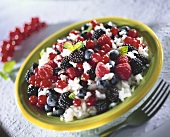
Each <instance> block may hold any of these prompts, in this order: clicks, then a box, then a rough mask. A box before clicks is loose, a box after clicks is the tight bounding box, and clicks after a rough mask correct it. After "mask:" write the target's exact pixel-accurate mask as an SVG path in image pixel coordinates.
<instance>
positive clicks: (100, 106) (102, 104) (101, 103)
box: [94, 100, 109, 114]
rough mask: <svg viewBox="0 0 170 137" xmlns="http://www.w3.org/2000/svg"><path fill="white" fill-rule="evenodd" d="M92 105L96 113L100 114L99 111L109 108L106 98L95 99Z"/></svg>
mask: <svg viewBox="0 0 170 137" xmlns="http://www.w3.org/2000/svg"><path fill="white" fill-rule="evenodd" d="M94 106H95V108H96V110H97V113H98V114H101V113H103V112H106V111H107V110H109V104H108V102H107V100H97V101H96V103H95V104H94Z"/></svg>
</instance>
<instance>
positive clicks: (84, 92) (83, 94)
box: [78, 88, 87, 99]
mask: <svg viewBox="0 0 170 137" xmlns="http://www.w3.org/2000/svg"><path fill="white" fill-rule="evenodd" d="M86 93H87V89H85V88H81V89H80V90H79V92H78V97H79V98H80V99H84V97H85V96H86Z"/></svg>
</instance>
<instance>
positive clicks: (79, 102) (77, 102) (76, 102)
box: [73, 99, 81, 107]
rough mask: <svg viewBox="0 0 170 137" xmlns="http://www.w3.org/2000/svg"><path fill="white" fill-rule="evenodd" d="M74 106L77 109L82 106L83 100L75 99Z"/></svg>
mask: <svg viewBox="0 0 170 137" xmlns="http://www.w3.org/2000/svg"><path fill="white" fill-rule="evenodd" d="M73 105H74V106H76V107H78V106H81V100H80V99H74V100H73Z"/></svg>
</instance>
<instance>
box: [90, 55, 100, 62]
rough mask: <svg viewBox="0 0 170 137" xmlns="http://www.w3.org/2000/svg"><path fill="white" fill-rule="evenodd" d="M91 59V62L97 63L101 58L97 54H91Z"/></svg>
mask: <svg viewBox="0 0 170 137" xmlns="http://www.w3.org/2000/svg"><path fill="white" fill-rule="evenodd" d="M91 59H92V61H93V62H95V63H97V62H100V61H101V56H100V54H99V53H93V54H92V56H91Z"/></svg>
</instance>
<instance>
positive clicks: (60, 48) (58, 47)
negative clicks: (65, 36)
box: [53, 42, 65, 52]
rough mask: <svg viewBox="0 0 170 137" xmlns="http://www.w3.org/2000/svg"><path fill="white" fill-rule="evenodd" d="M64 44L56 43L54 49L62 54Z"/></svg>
mask: <svg viewBox="0 0 170 137" xmlns="http://www.w3.org/2000/svg"><path fill="white" fill-rule="evenodd" d="M64 43H65V42H61V43H58V42H55V43H54V44H53V49H55V50H58V51H59V52H62V51H63V44H64Z"/></svg>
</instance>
